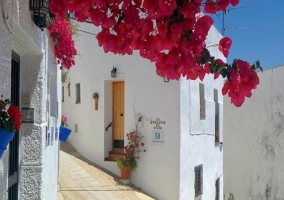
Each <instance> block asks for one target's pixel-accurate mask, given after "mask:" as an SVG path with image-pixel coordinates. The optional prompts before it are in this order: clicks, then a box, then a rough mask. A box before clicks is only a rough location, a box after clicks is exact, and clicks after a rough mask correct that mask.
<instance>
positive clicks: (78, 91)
mask: <svg viewBox="0 0 284 200" xmlns="http://www.w3.org/2000/svg"><path fill="white" fill-rule="evenodd" d="M80 92H81V91H80V83H77V84H76V103H81V94H80Z"/></svg>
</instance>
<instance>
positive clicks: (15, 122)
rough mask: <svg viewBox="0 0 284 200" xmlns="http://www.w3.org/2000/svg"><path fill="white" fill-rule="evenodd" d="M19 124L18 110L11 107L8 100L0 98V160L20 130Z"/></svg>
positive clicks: (19, 115) (15, 107)
mask: <svg viewBox="0 0 284 200" xmlns="http://www.w3.org/2000/svg"><path fill="white" fill-rule="evenodd" d="M8 106H9V108H8V109H7V107H8ZM21 124H22V123H21V113H20V110H19V108H18V107H17V106H14V105H11V102H10V101H9V99H5V100H3V96H2V97H1V99H0V158H1V157H2V155H3V153H4V151H5V150H6V148H7V145H8V144H9V142H10V141H11V140H12V139H13V137H14V135H15V132H17V131H18V130H20V128H21Z"/></svg>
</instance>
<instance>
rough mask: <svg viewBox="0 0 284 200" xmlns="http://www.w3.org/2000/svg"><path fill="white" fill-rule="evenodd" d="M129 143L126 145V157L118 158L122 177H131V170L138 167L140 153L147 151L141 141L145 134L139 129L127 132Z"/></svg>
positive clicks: (117, 161)
mask: <svg viewBox="0 0 284 200" xmlns="http://www.w3.org/2000/svg"><path fill="white" fill-rule="evenodd" d="M126 136H127V140H128V145H126V146H124V158H123V159H116V163H117V167H118V168H120V171H121V178H122V179H130V173H131V171H133V170H135V169H136V168H137V167H138V160H139V159H140V156H139V154H140V153H141V152H146V150H145V149H144V145H145V144H144V143H143V142H142V141H141V140H142V138H143V137H144V136H141V134H140V133H139V132H138V131H133V132H130V133H127V134H126Z"/></svg>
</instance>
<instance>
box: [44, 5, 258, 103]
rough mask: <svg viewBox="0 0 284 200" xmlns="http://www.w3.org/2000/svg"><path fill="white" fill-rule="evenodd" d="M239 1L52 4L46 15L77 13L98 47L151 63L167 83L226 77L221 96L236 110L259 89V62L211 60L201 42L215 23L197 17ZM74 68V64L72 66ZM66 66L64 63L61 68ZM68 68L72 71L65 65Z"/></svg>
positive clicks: (225, 46)
mask: <svg viewBox="0 0 284 200" xmlns="http://www.w3.org/2000/svg"><path fill="white" fill-rule="evenodd" d="M238 3H239V0H206V1H205V2H203V0H71V1H70V0H51V1H50V10H51V12H52V13H53V14H55V15H56V18H57V20H62V19H65V16H66V13H67V12H71V13H73V12H74V13H75V18H76V20H77V21H79V22H85V21H90V22H92V23H93V24H94V25H95V26H100V27H101V31H100V32H99V33H98V34H97V36H96V38H97V40H98V44H99V46H101V47H103V49H104V51H105V52H106V53H107V52H113V53H114V54H121V55H125V54H128V55H131V54H132V53H133V51H134V50H138V51H139V53H140V56H141V57H143V58H146V59H148V60H150V61H151V62H154V63H155V66H156V73H157V74H158V75H159V76H162V77H167V78H168V79H175V80H178V79H179V78H180V77H181V76H183V77H186V78H187V79H191V80H195V79H197V78H199V79H200V80H203V78H204V76H205V75H206V74H209V73H211V74H214V77H215V78H217V77H218V75H219V74H221V75H222V76H223V77H224V78H227V81H226V83H225V84H224V87H223V90H222V91H223V94H224V95H225V94H227V93H228V96H229V97H230V98H231V101H232V103H233V104H234V105H236V106H241V105H242V103H243V102H244V99H245V97H250V96H251V90H252V89H255V88H256V87H257V85H258V84H259V79H258V76H257V73H256V72H255V69H257V68H259V69H261V66H260V64H259V61H257V62H256V64H254V65H250V64H249V63H247V62H246V61H242V60H240V59H238V60H235V61H234V62H233V63H232V64H231V65H230V64H227V63H225V62H224V61H222V60H220V59H215V58H214V57H213V56H211V55H210V52H209V51H208V49H207V47H206V44H205V40H206V37H207V35H208V32H209V29H210V27H211V26H212V24H213V22H214V21H213V19H212V18H211V17H210V16H207V15H204V16H201V14H200V13H201V7H202V6H204V11H205V12H207V13H216V12H218V11H224V12H225V11H226V10H227V7H228V6H229V5H232V6H236V5H237V4H238ZM231 44H232V40H231V39H230V38H228V37H225V38H222V39H221V40H220V42H219V45H218V47H219V50H220V51H221V52H222V53H223V55H224V57H227V56H228V54H229V49H230V47H231ZM71 63H72V61H71ZM64 64H65V63H64ZM67 66H68V67H70V64H69V62H67Z"/></svg>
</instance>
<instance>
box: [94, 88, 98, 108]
mask: <svg viewBox="0 0 284 200" xmlns="http://www.w3.org/2000/svg"><path fill="white" fill-rule="evenodd" d="M93 99H94V100H95V110H98V105H99V93H97V92H95V93H94V94H93Z"/></svg>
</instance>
